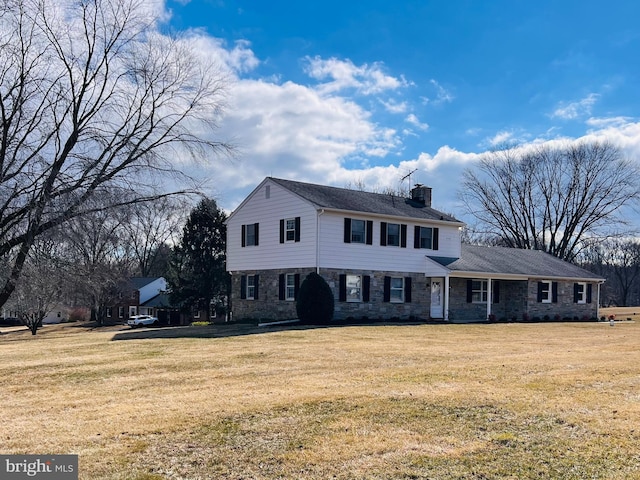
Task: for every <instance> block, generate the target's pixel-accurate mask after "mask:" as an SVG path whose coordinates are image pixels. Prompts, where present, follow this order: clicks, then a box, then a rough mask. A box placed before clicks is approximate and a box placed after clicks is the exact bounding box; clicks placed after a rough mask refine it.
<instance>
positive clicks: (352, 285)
mask: <svg viewBox="0 0 640 480" xmlns="http://www.w3.org/2000/svg"><path fill="white" fill-rule="evenodd" d="M346 287H347V302H353V303H358V302H362V275H349V274H347V278H346Z"/></svg>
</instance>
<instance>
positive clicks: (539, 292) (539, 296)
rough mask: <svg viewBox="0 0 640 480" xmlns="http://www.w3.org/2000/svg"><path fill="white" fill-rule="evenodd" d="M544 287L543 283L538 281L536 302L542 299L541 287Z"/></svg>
mask: <svg viewBox="0 0 640 480" xmlns="http://www.w3.org/2000/svg"><path fill="white" fill-rule="evenodd" d="M543 287H544V283H542V282H538V303H540V302H541V301H542V289H543Z"/></svg>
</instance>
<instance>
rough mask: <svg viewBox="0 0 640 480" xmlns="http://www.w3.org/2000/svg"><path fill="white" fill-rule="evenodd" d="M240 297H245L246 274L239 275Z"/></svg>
mask: <svg viewBox="0 0 640 480" xmlns="http://www.w3.org/2000/svg"><path fill="white" fill-rule="evenodd" d="M243 227H244V225H243ZM240 298H241V299H242V300H244V299H245V298H247V276H246V275H242V276H241V277H240Z"/></svg>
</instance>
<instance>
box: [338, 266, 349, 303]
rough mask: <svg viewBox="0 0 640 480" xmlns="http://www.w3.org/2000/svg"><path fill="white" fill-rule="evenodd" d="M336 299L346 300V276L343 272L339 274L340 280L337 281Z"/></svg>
mask: <svg viewBox="0 0 640 480" xmlns="http://www.w3.org/2000/svg"><path fill="white" fill-rule="evenodd" d="M338 284H339V289H338V301H340V302H346V301H347V276H346V275H345V274H344V273H341V274H340V281H339V282H338Z"/></svg>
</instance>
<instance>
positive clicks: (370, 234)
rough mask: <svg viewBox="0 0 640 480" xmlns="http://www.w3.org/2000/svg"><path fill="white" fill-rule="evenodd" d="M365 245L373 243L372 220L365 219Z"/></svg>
mask: <svg viewBox="0 0 640 480" xmlns="http://www.w3.org/2000/svg"><path fill="white" fill-rule="evenodd" d="M367 245H373V220H367Z"/></svg>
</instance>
